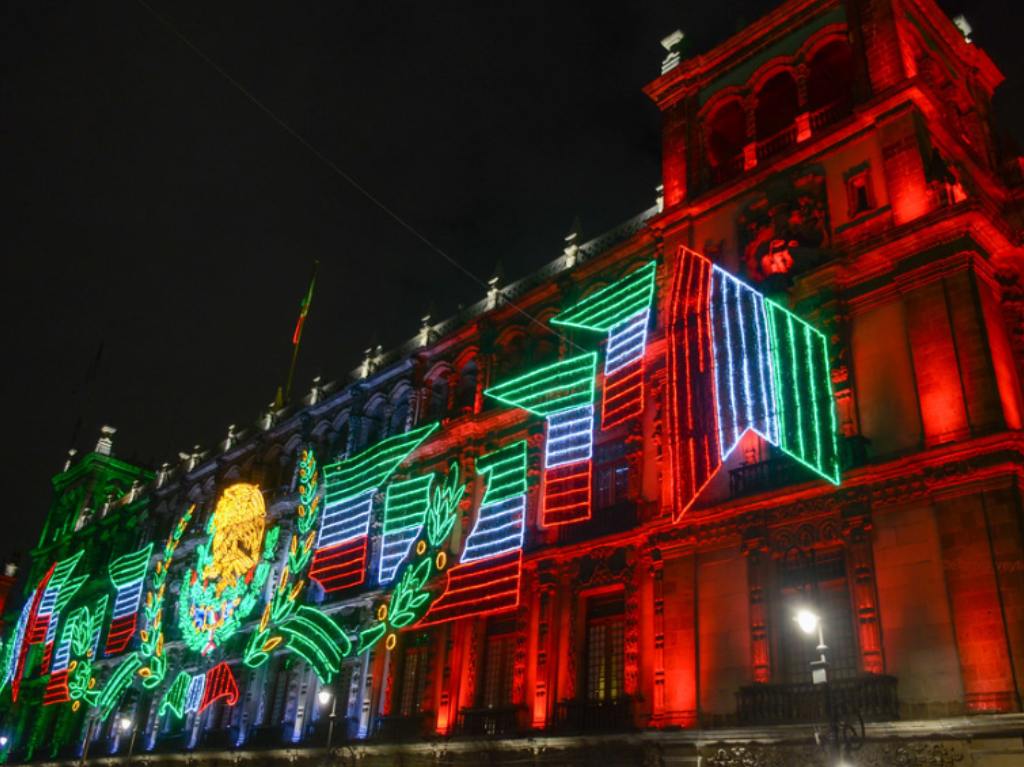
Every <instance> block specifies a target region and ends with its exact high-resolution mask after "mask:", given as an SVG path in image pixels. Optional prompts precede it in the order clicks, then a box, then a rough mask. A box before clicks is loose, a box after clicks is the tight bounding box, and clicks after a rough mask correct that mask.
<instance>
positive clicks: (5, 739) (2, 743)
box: [0, 735, 7, 748]
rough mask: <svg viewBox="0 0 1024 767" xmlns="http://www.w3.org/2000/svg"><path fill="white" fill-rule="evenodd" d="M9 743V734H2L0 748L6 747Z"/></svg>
mask: <svg viewBox="0 0 1024 767" xmlns="http://www.w3.org/2000/svg"><path fill="white" fill-rule="evenodd" d="M6 745H7V736H6V735H0V748H4V747H5V746H6Z"/></svg>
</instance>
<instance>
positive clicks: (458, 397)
mask: <svg viewBox="0 0 1024 767" xmlns="http://www.w3.org/2000/svg"><path fill="white" fill-rule="evenodd" d="M477 374H478V370H477V366H476V358H475V357H473V358H472V359H470V360H469V361H468V362H467V363H466V364H465V365H463V366H462V369H461V370H460V371H459V383H458V388H457V389H456V390H455V407H456V409H457V410H458V412H459V414H460V415H463V414H467V413H472V412H473V408H474V407H475V405H476V381H477Z"/></svg>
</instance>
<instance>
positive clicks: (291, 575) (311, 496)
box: [242, 449, 320, 668]
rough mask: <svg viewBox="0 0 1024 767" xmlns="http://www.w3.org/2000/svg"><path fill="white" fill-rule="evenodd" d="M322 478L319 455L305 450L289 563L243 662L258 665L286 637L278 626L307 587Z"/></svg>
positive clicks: (249, 643) (254, 666)
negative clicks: (318, 473)
mask: <svg viewBox="0 0 1024 767" xmlns="http://www.w3.org/2000/svg"><path fill="white" fill-rule="evenodd" d="M319 490H320V482H319V480H318V479H317V462H316V455H315V454H314V452H313V451H312V450H309V449H307V450H303V451H302V455H301V456H300V457H299V504H298V507H297V508H296V531H295V532H294V533H292V538H291V543H290V544H289V547H288V564H287V565H286V566H285V568H284V570H282V572H281V578H280V580H279V581H278V585H277V590H276V591H275V592H274V596H273V598H272V599H271V601H270V602H268V603H267V605H266V607H265V608H264V609H263V615H262V617H261V618H260V623H259V627H258V628H257V629H256V631H254V632H253V633H252V634H251V635H250V636H249V641H248V643H247V644H246V646H245V651H244V653H243V656H242V662H243V663H245V665H247V666H249V667H250V668H257V667H259V666H261V665H263V664H264V663H266V661H267V659H268V658H269V657H270V653H272V652H273V651H274V648H276V647H277V646H278V645H280V644H281V642H282V641H284V638H285V633H284V632H283V630H277V629H275V627H277V626H280V625H281V624H282V623H283V622H284V621H287V620H288V619H289V618H290V617H291V616H292V615H293V614H294V613H295V610H296V607H297V599H298V597H299V596H300V595H301V594H302V593H303V592H304V591H305V588H306V583H307V581H306V579H305V578H304V577H303V576H304V575H305V572H306V569H307V568H308V567H309V563H310V560H311V559H312V556H313V551H314V549H315V543H316V524H317V520H318V518H319V516H320V493H319Z"/></svg>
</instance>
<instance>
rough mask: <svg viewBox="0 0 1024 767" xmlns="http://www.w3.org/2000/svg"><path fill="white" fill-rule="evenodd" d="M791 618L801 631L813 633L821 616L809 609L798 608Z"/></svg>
mask: <svg viewBox="0 0 1024 767" xmlns="http://www.w3.org/2000/svg"><path fill="white" fill-rule="evenodd" d="M793 620H795V621H796V625H798V626H799V627H800V630H801V631H802V632H804V633H805V634H813V633H814V632H815V631H817V630H818V623H819V622H820V621H821V618H819V617H818V616H817V615H816V614H815V613H812V612H811V611H810V610H799V611H798V612H797V614H796V617H794V618H793Z"/></svg>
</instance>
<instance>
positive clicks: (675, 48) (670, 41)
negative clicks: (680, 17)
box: [661, 29, 686, 74]
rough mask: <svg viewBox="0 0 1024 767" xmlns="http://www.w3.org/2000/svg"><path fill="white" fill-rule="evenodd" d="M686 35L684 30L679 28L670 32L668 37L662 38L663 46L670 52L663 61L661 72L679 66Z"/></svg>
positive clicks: (663, 72)
mask: <svg viewBox="0 0 1024 767" xmlns="http://www.w3.org/2000/svg"><path fill="white" fill-rule="evenodd" d="M684 37H686V35H684V34H683V30H681V29H677V30H676V31H675V32H673V33H672V34H670V35H669V36H668V37H663V38H662V39H661V47H662V48H664V49H665V50H666V51H667V52H668V53H667V55H666V56H665V58H664V59H662V61H661V73H662V74H665V73H666V72H671V71H672V70H673V69H675V68H676V67H678V66H679V62H680V60H682V58H683V38H684Z"/></svg>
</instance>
